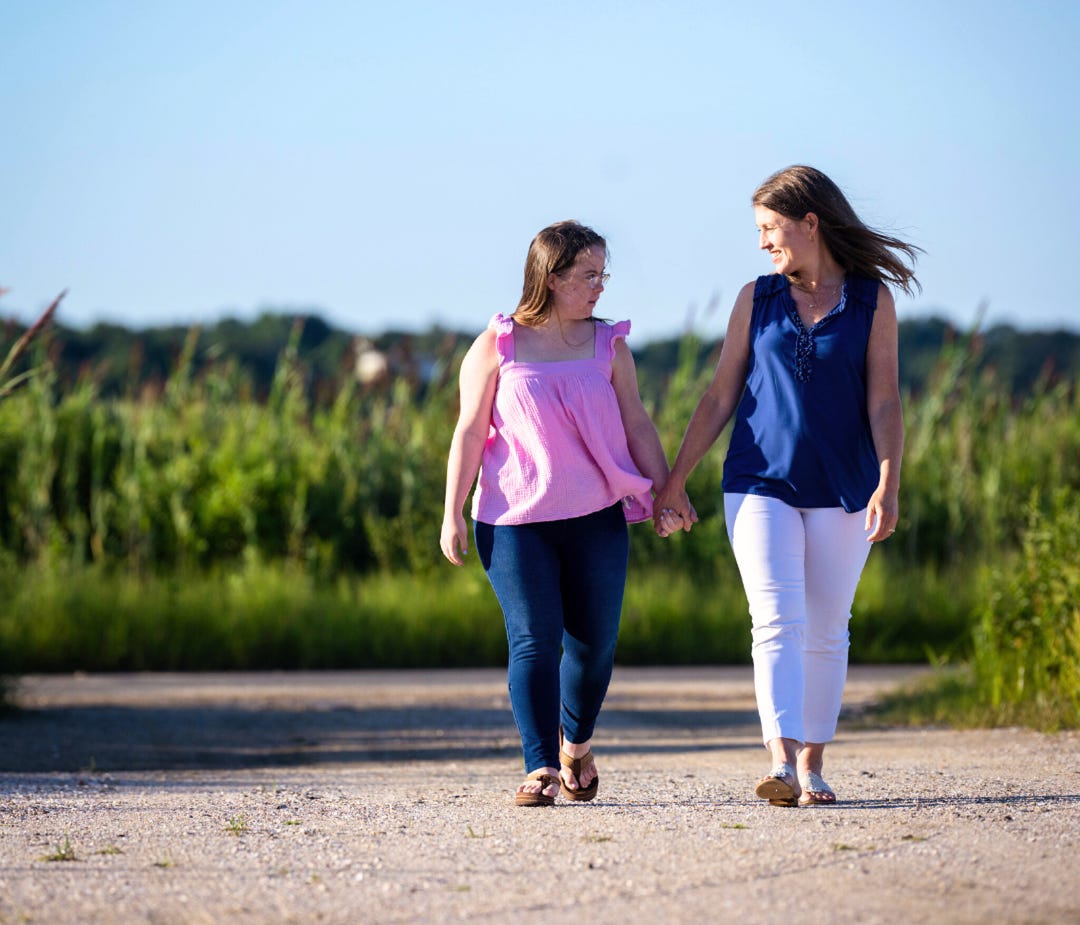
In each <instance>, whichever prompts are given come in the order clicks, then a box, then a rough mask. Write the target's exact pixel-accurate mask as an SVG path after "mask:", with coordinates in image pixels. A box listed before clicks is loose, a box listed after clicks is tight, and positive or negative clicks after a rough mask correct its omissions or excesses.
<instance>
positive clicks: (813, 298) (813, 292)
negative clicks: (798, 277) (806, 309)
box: [796, 276, 844, 312]
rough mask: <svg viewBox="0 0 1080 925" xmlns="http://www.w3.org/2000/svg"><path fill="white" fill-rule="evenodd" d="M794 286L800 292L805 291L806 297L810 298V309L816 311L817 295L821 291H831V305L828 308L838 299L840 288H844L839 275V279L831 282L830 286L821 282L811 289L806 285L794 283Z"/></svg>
mask: <svg viewBox="0 0 1080 925" xmlns="http://www.w3.org/2000/svg"><path fill="white" fill-rule="evenodd" d="M796 288H798V290H799V291H800V292H805V293H806V297H807V298H808V299H809V300H810V311H811V312H816V311H817V297H818V295H820V294H821V293H822V292H831V293H832V294H833V298H832V305H830V306H829V307H830V308H832V306H833V305H836V303H837V302H838V301H839V295H840V290H841V289H843V288H844V278H843V277H842V276H841V277H840V280H839V281H838V282H835V283H833V284H832V285H831V286H825V285H823V284H822V283H818V284H817V286H815V287H814V288H813V289H809V288H807V287H806V286H803V285H801V284H798V283H796Z"/></svg>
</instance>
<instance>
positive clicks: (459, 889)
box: [451, 883, 472, 893]
mask: <svg viewBox="0 0 1080 925" xmlns="http://www.w3.org/2000/svg"><path fill="white" fill-rule="evenodd" d="M471 889H472V887H471V886H469V884H467V883H461V884H458V885H457V886H455V887H451V890H453V892H455V893H468V892H469V890H471Z"/></svg>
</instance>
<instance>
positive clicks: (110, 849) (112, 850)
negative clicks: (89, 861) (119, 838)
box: [94, 845, 124, 855]
mask: <svg viewBox="0 0 1080 925" xmlns="http://www.w3.org/2000/svg"><path fill="white" fill-rule="evenodd" d="M123 853H124V852H123V851H121V850H120V849H119V848H117V847H116V845H106V846H105V847H104V848H102V849H101V850H100V851H95V852H94V854H104V855H110V854H123Z"/></svg>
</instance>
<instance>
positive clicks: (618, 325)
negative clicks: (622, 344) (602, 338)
mask: <svg viewBox="0 0 1080 925" xmlns="http://www.w3.org/2000/svg"><path fill="white" fill-rule="evenodd" d="M607 327H608V360H609V361H611V360H614V359H615V341H616V340H617V339H618V338H622V339H623V340H626V338H627V337H629V336H630V322H629V321H616V322H615V323H614V324H611V325H608V326H607Z"/></svg>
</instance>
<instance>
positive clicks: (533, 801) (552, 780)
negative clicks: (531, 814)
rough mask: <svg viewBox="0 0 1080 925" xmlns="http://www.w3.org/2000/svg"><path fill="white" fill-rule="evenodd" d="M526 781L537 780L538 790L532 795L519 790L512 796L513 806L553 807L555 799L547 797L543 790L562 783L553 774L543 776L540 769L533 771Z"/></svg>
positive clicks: (542, 771)
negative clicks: (538, 783) (538, 782)
mask: <svg viewBox="0 0 1080 925" xmlns="http://www.w3.org/2000/svg"><path fill="white" fill-rule="evenodd" d="M525 780H526V781H530V780H538V781H540V789H539V790H538V791H536V793H533V792H532V791H530V790H519V791H517V792H516V793H515V794H514V805H515V806H554V805H555V797H549V796H548V795H547V794H546V793H544V791H545V790H547V788H548V787H550V786H551V785H552V784H561V783H562V781H560V780H559V778H557V777H555V776H554V775H553V774H545V773H544V769H543V768H541V769H540V770H538V771H533V772H532V774H530V775H529V776H528V777H526V778H525Z"/></svg>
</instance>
